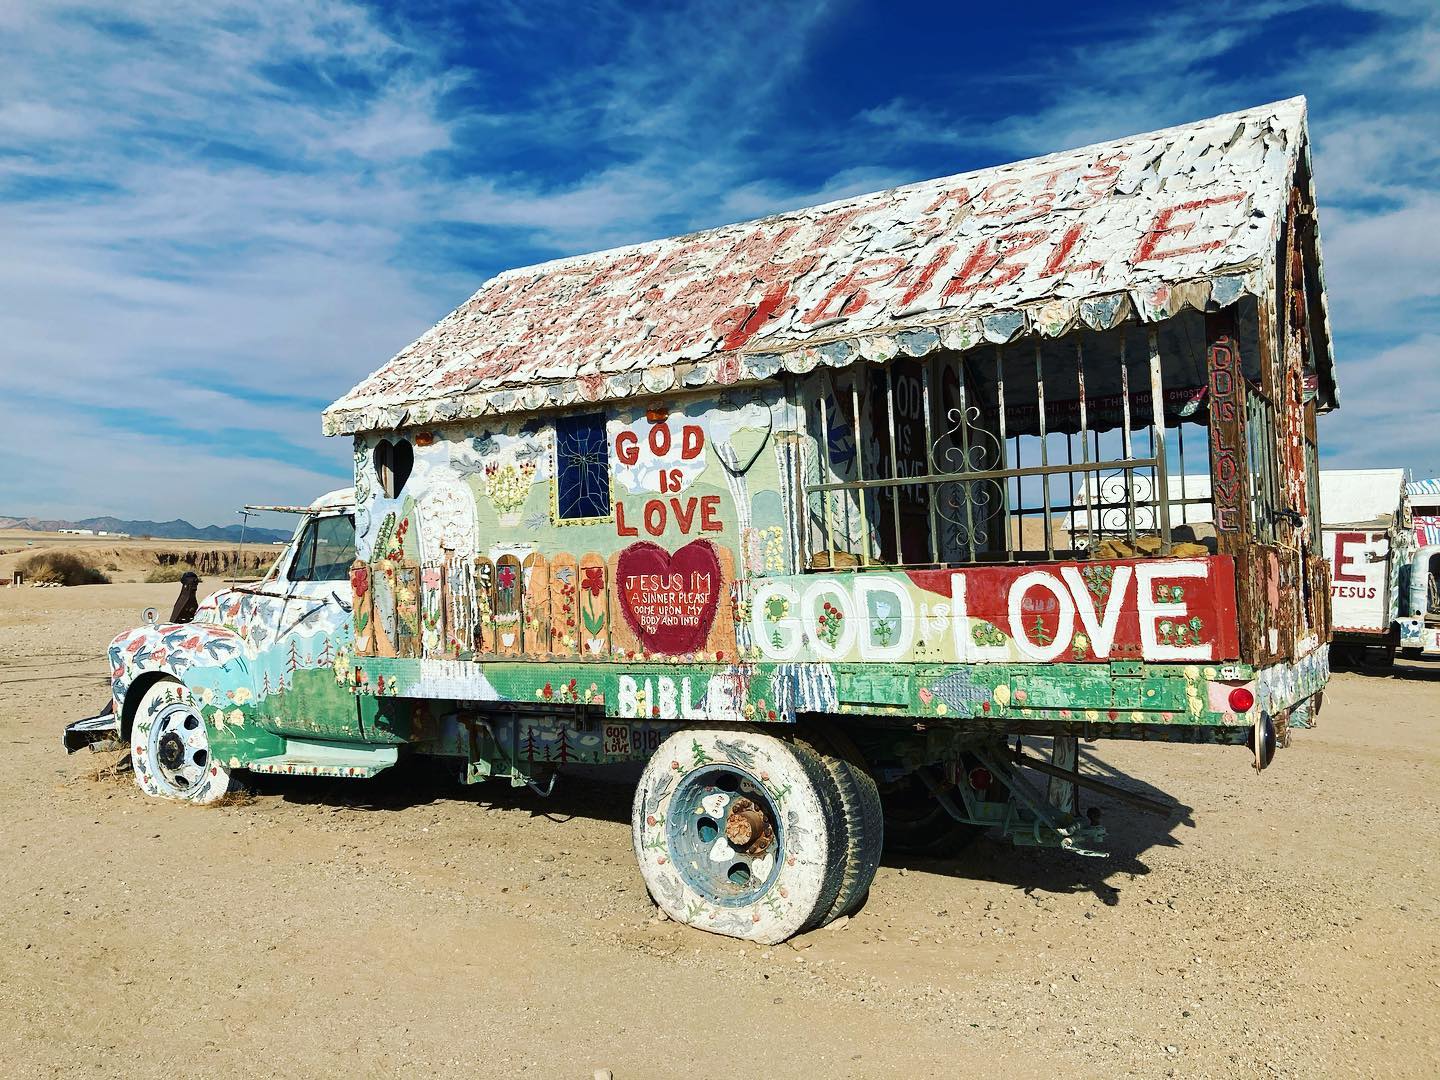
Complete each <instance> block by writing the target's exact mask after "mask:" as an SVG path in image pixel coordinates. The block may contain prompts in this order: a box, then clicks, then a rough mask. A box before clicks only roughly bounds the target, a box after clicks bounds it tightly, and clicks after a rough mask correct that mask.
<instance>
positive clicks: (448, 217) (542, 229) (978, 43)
mask: <svg viewBox="0 0 1440 1080" xmlns="http://www.w3.org/2000/svg"><path fill="white" fill-rule="evenodd" d="M977 6H978V5H969V4H945V5H934V6H933V7H927V6H923V5H914V6H911V7H908V8H907V7H904V6H901V5H894V4H862V3H809V4H804V5H791V4H786V3H783V2H776V3H771V4H765V5H728V4H714V3H708V4H699V3H697V4H693V5H682V4H654V5H645V4H639V3H623V4H622V3H610V2H605V0H589V2H586V0H581V2H568V3H555V4H551V3H547V2H544V0H534V2H526V3H520V2H514V3H494V4H485V3H464V4H445V3H439V2H421V3H410V4H405V5H401V6H398V7H395V8H388V7H381V6H371V5H366V4H360V3H351V2H347V0H330V2H316V3H297V4H290V3H285V2H281V0H239V2H226V0H208V2H206V3H189V2H187V0H163V2H162V0H156V2H151V0H144V2H138V3H126V4H117V3H113V2H104V3H101V2H95V3H88V2H81V3H68V2H65V0H44V2H35V3H30V2H28V0H7V2H5V3H3V4H0V41H4V42H5V44H6V49H5V53H6V62H5V64H4V65H3V66H0V243H3V251H4V258H3V260H0V448H3V450H4V453H5V460H6V462H7V467H6V468H5V469H4V470H0V514H4V513H31V514H39V515H43V516H69V517H74V516H87V515H89V514H92V513H116V514H119V515H122V516H127V517H155V518H169V517H173V516H177V515H178V516H183V517H189V518H191V519H192V520H194V521H197V522H212V521H214V522H220V523H230V522H233V521H235V520H236V516H235V513H234V511H235V508H236V507H237V506H238V505H239V503H241V502H243V501H252V500H263V501H293V500H308V499H309V498H310V497H312V496H313V495H315V494H318V493H319V492H321V491H323V490H325V489H328V488H330V487H334V486H339V485H340V484H343V483H344V482H345V478H346V474H347V470H348V468H349V465H350V457H349V445H348V440H326V439H324V438H322V437H321V435H320V423H319V413H320V410H321V409H322V408H323V407H324V406H325V405H327V404H328V403H329V402H330V401H331V400H333V399H334V398H337V397H339V396H340V395H341V394H342V393H343V392H344V391H345V390H347V389H349V387H350V386H351V385H353V384H354V383H355V382H357V381H358V380H359V378H360V377H362V376H363V375H365V374H366V373H368V372H370V371H371V370H373V369H374V368H376V367H377V366H379V365H380V364H381V363H383V362H384V361H385V360H386V359H388V358H389V357H390V356H391V355H392V354H393V353H395V352H396V351H397V350H398V349H399V348H401V347H402V346H404V345H405V344H407V343H408V342H409V341H411V340H412V339H414V338H415V337H417V336H418V335H419V334H420V333H422V332H423V331H424V330H426V329H428V328H429V326H430V325H431V324H432V323H434V322H435V321H436V320H438V319H439V318H441V317H442V316H444V315H445V314H446V313H448V312H449V311H450V310H451V309H453V308H454V307H455V306H456V305H457V304H459V303H460V302H461V301H462V300H464V299H465V298H466V297H467V296H468V295H469V294H470V293H472V292H473V291H474V290H475V288H476V287H477V286H478V285H479V284H480V282H481V281H482V280H483V279H484V278H485V277H487V276H489V275H490V274H492V273H494V272H496V271H498V270H501V269H504V268H506V267H508V266H515V265H521V264H525V263H529V262H534V261H537V260H540V259H546V258H551V257H555V256H558V255H564V254H570V253H575V252H580V251H586V250H593V249H596V248H599V247H606V246H611V245H614V244H618V243H626V242H630V241H637V240H643V239H648V238H651V237H655V236H664V235H670V234H674V233H677V232H683V231H688V230H691V229H695V228H701V227H705V226H710V225H717V224H722V223H725V222H729V221H735V220H739V219H743V218H748V217H754V216H757V215H760V214H764V213H768V212H771V211H775V210H780V209H785V208H790V207H795V206H803V205H806V204H809V203H813V202H817V201H821V200H824V199H829V198H837V197H840V196H843V195H848V194H853V193H856V192H861V191H869V190H874V189H877V188H882V187H886V186H890V185H892V184H896V183H903V182H907V181H912V180H918V179H923V178H928V177H932V176H938V175H943V174H948V173H954V172H959V171H962V170H965V169H970V168H976V167H981V166H985V165H991V164H997V163H1000V162H1004V161H1009V160H1014V159H1016V158H1020V157H1026V156H1030V155H1033V154H1040V153H1046V152H1049V151H1052V150H1058V149H1062V148H1065V147H1070V146H1076V145H1082V144H1085V143H1089V142H1093V141H1096V140H1099V139H1105V138H1111V137H1116V136H1121V135H1127V134H1131V133H1134V132H1139V131H1144V130H1149V129H1152V128H1156V127H1162V126H1165V125H1169V124H1175V123H1182V122H1185V121H1189V120H1194V119H1198V118H1201V117H1204V116H1208V115H1212V114H1214V113H1218V112H1225V111H1229V110H1233V109H1239V108H1244V107H1247V106H1250V105H1254V104H1257V103H1260V102H1264V101H1270V100H1273V99H1276V98H1280V97H1288V96H1290V95H1293V94H1299V93H1303V94H1306V95H1308V96H1309V98H1310V104H1311V130H1312V135H1313V138H1314V141H1315V160H1316V183H1317V188H1318V191H1319V198H1320V204H1321V228H1322V234H1323V240H1324V245H1325V256H1326V271H1327V275H1328V281H1329V290H1330V303H1331V311H1332V316H1333V321H1334V324H1335V327H1336V339H1337V340H1336V345H1337V353H1338V357H1339V364H1340V381H1341V393H1342V398H1343V408H1342V409H1341V410H1340V411H1339V412H1338V413H1336V414H1334V415H1332V416H1330V417H1327V418H1325V419H1324V420H1323V421H1322V426H1321V441H1322V444H1323V446H1324V450H1325V455H1326V463H1327V464H1328V465H1331V466H1337V467H1368V466H1375V467H1380V466H1405V467H1408V468H1410V469H1412V470H1413V471H1414V472H1415V473H1416V474H1417V475H1425V476H1430V475H1437V474H1440V423H1436V422H1435V419H1434V414H1435V411H1436V404H1437V402H1440V373H1437V369H1440V364H1437V360H1440V285H1437V282H1440V254H1437V238H1440V169H1437V165H1440V160H1437V159H1440V4H1436V3H1435V2H1434V0H1357V2H1353V3H1344V4H1340V3H1325V4H1303V3H1265V2H1259V3H1254V2H1251V3H1226V2H1223V0H1211V2H1206V3H1197V4H1193V5H1192V4H1185V3H1174V2H1172V3H1171V4H1169V5H1164V6H1161V7H1157V6H1155V5H1151V4H1145V5H1139V4H1136V5H1125V4H1105V5H1094V6H1093V7H1092V9H1091V10H1086V9H1085V8H1084V7H1083V6H1077V5H1073V4H1067V5H1063V6H1056V7H1055V8H1054V9H1053V10H1048V9H1047V7H1046V5H1041V4H1011V5H994V6H993V12H992V13H991V14H977V13H976V12H975V11H974V10H973V8H975V7H977Z"/></svg>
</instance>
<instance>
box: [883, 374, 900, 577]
mask: <svg viewBox="0 0 1440 1080" xmlns="http://www.w3.org/2000/svg"><path fill="white" fill-rule="evenodd" d="M885 412H886V414H887V418H888V421H889V423H888V427H889V431H890V476H891V479H894V480H898V479H900V461H899V456H898V454H897V447H898V445H899V439H898V438H897V437H896V434H895V365H894V364H893V363H892V364H886V365H885ZM900 495H901V491H900V489H899V488H891V489H890V516H891V524H892V525H893V526H894V530H893V531H894V536H895V562H896V563H903V562H904V561H905V541H904V537H902V536H901V535H900Z"/></svg>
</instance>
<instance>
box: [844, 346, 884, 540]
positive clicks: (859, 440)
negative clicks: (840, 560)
mask: <svg viewBox="0 0 1440 1080" xmlns="http://www.w3.org/2000/svg"><path fill="white" fill-rule="evenodd" d="M850 406H851V414H852V415H853V416H854V418H855V419H854V425H855V430H854V431H853V432H852V434H853V435H854V437H855V475H856V476H857V477H859V480H858V481H857V484H858V485H860V486H858V487H857V490H858V491H859V494H860V497H859V499H858V500H857V501H858V502H859V503H860V551H859V556H860V565H861V566H869V565H870V512H869V508H868V507H867V506H866V504H867V503H868V502H869V500H868V499H867V498H866V497H865V486H864V485H865V484H866V480H865V439H864V437H863V436H862V434H861V432H862V431H863V429H864V417H863V414H862V413H861V412H860V379H859V376H857V375H854V374H852V375H851V377H850ZM877 506H878V503H877Z"/></svg>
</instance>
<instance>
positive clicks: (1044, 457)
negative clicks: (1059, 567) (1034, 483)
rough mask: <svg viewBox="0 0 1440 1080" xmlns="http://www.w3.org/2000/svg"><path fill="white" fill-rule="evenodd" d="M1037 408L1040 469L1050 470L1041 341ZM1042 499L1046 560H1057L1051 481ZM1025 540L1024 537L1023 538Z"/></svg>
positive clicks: (1042, 491) (1046, 482) (1037, 358)
mask: <svg viewBox="0 0 1440 1080" xmlns="http://www.w3.org/2000/svg"><path fill="white" fill-rule="evenodd" d="M1035 408H1036V415H1037V419H1038V422H1039V426H1040V467H1041V468H1042V469H1046V470H1048V469H1049V467H1050V438H1049V432H1048V431H1047V430H1046V424H1045V361H1044V358H1043V357H1042V356H1041V354H1040V341H1039V339H1036V341H1035ZM1040 498H1041V502H1042V503H1043V504H1044V507H1045V520H1044V522H1043V525H1044V533H1045V558H1047V559H1054V558H1055V542H1054V540H1055V538H1054V537H1053V536H1052V535H1051V533H1050V529H1051V521H1050V479H1049V477H1048V476H1047V477H1044V478H1043V479H1042V480H1041V482H1040ZM1022 539H1023V537H1022Z"/></svg>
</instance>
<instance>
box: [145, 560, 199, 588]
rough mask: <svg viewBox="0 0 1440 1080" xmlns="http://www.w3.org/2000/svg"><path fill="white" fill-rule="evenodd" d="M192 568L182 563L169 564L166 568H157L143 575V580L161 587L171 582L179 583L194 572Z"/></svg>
mask: <svg viewBox="0 0 1440 1080" xmlns="http://www.w3.org/2000/svg"><path fill="white" fill-rule="evenodd" d="M194 569H195V568H194V567H193V566H186V565H185V564H184V563H170V564H169V565H167V566H157V567H156V568H155V569H154V570H151V571H150V572H149V573H148V574H146V575H145V580H146V581H147V582H148V583H149V584H151V585H163V584H167V583H169V582H172V581H179V580H180V578H181V577H182V576H183V575H185V574H188V573H191V572H193V571H194Z"/></svg>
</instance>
